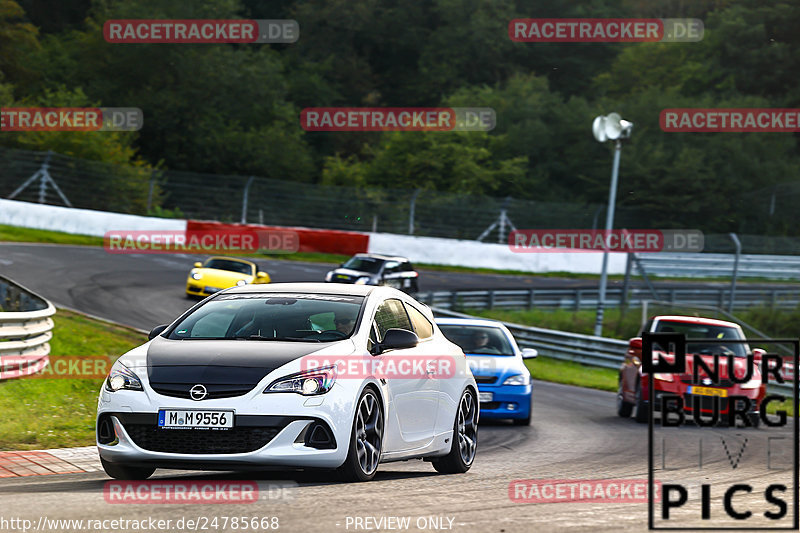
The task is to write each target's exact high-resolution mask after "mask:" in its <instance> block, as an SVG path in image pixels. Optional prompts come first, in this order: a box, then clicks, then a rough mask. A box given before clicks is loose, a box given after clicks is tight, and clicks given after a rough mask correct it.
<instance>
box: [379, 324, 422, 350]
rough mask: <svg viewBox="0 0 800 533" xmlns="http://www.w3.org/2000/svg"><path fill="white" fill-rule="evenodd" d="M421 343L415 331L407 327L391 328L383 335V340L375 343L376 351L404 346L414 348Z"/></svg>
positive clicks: (397, 348)
mask: <svg viewBox="0 0 800 533" xmlns="http://www.w3.org/2000/svg"><path fill="white" fill-rule="evenodd" d="M418 343H419V337H417V334H416V333H414V332H413V331H408V330H407V329H399V328H391V329H389V330H388V331H387V332H386V334H385V335H384V336H383V342H379V343H378V344H376V345H375V353H376V354H379V353H383V352H385V351H386V350H402V349H403V348H413V347H414V346H416V345H417V344H418Z"/></svg>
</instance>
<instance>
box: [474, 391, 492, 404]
mask: <svg viewBox="0 0 800 533" xmlns="http://www.w3.org/2000/svg"><path fill="white" fill-rule="evenodd" d="M493 398H494V394H492V393H491V392H479V393H478V402H480V403H482V402H491V401H492V399H493Z"/></svg>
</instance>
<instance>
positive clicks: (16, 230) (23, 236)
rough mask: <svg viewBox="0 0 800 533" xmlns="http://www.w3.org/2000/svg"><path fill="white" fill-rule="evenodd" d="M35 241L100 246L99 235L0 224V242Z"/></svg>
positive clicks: (101, 240)
mask: <svg viewBox="0 0 800 533" xmlns="http://www.w3.org/2000/svg"><path fill="white" fill-rule="evenodd" d="M2 241H5V242H35V243H47V244H81V245H87V246H102V245H103V239H102V238H101V237H91V236H88V235H73V234H72V233H63V232H60V231H49V230H43V229H32V228H20V227H17V226H7V225H4V224H0V242H2Z"/></svg>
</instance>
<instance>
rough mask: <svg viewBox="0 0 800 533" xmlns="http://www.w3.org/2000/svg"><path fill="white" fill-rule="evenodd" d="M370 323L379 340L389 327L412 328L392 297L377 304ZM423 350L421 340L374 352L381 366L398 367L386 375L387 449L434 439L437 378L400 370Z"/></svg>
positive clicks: (421, 355) (424, 349)
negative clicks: (410, 345)
mask: <svg viewBox="0 0 800 533" xmlns="http://www.w3.org/2000/svg"><path fill="white" fill-rule="evenodd" d="M373 326H374V328H375V337H376V338H377V341H378V342H380V341H381V340H383V336H384V335H385V334H386V332H387V331H388V330H389V329H391V328H399V329H405V330H408V331H414V329H413V326H412V325H411V321H410V320H409V318H408V314H407V312H406V310H405V307H404V306H403V302H401V301H400V300H397V299H394V298H391V299H387V300H384V301H383V302H382V303H381V304H380V305H379V306H378V309H377V310H376V312H375V319H374V324H373ZM426 350H427V348H426V344H425V342H424V341H423V342H421V343H420V344H419V345H418V346H416V347H414V348H407V349H401V350H389V351H386V352H383V353H381V354H379V355H375V357H377V358H379V359H380V364H381V366H382V368H384V369H389V368H394V369H398V371H396V372H390V373H388V374H387V376H386V378H385V379H386V385H387V387H388V391H389V402H390V406H389V413H388V416H387V420H386V422H387V425H389V428H387V429H389V431H387V432H386V448H387V450H388V451H392V452H395V451H403V450H411V449H415V448H420V447H423V446H426V445H427V444H429V443H430V442H431V440H432V439H433V435H434V428H435V426H436V414H437V411H438V404H439V386H438V380H437V379H436V378H435V375H433V374H431V375H428V374H426V373H424V372H423V373H422V375H420V373H419V372H402V371H399V369H402V368H404V367H408V366H409V365H410V364H411V363H413V362H414V361H415V360H419V359H420V358H422V357H423V356H424V355H425V352H426ZM392 429H394V431H392Z"/></svg>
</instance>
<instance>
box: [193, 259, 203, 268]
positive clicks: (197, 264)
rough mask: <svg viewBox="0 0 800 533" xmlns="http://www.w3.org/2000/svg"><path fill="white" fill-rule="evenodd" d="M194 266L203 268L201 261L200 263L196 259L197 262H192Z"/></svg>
mask: <svg viewBox="0 0 800 533" xmlns="http://www.w3.org/2000/svg"><path fill="white" fill-rule="evenodd" d="M194 267H195V268H203V263H201V262H200V261H198V262H196V263H195V264H194Z"/></svg>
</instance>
